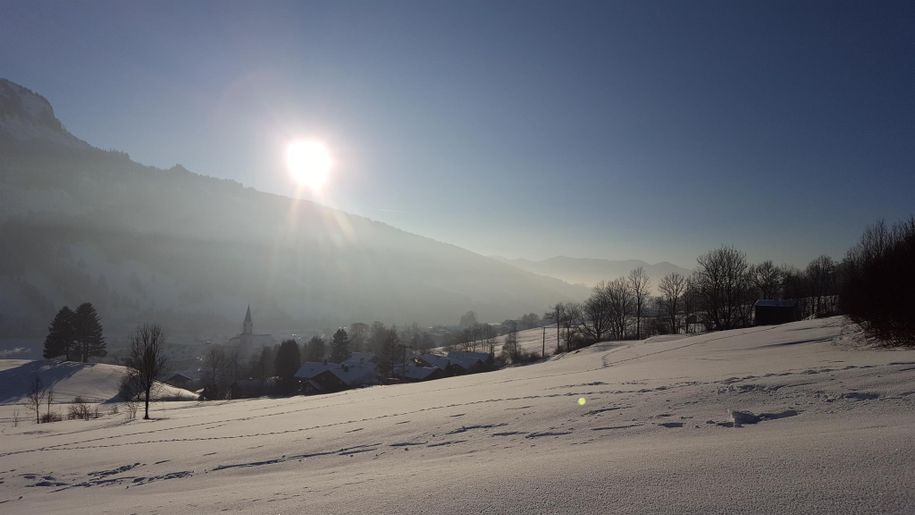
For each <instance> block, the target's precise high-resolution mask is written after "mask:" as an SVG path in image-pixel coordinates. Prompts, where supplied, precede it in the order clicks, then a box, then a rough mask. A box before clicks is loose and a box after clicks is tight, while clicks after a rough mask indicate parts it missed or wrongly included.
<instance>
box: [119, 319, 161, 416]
mask: <svg viewBox="0 0 915 515" xmlns="http://www.w3.org/2000/svg"><path fill="white" fill-rule="evenodd" d="M166 363H167V360H166V358H165V334H164V333H163V332H162V328H161V327H159V325H158V324H143V325H141V326H140V327H138V328H137V329H136V330H135V331H134V333H133V334H132V335H131V337H130V354H129V355H128V357H127V366H128V368H130V370H132V371H133V373H134V374H135V377H136V379H137V382H138V384H139V385H140V388H142V390H143V392H144V394H145V395H144V403H145V413H144V415H143V418H144V419H146V420H148V419H149V395H150V392H151V391H152V389H153V387H154V386H155V385H156V380H157V379H159V377H161V376H162V374H163V373H164V372H165V365H166Z"/></svg>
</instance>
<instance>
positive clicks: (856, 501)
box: [0, 317, 915, 514]
mask: <svg viewBox="0 0 915 515" xmlns="http://www.w3.org/2000/svg"><path fill="white" fill-rule="evenodd" d="M664 340H665V339H660V340H655V341H650V342H629V343H626V344H617V343H608V344H598V345H595V346H593V347H590V348H588V349H582V350H580V351H577V352H575V353H572V354H569V355H564V356H561V357H556V358H553V359H552V360H550V361H548V362H546V363H542V364H538V365H531V366H525V367H515V368H510V369H506V370H502V371H499V372H492V373H486V374H476V375H468V376H461V377H455V378H450V379H445V380H440V381H433V382H427V383H416V384H406V385H397V386H381V387H372V388H366V389H362V390H354V391H348V392H342V393H338V394H333V395H325V396H315V397H295V398H289V399H257V400H243V401H231V402H217V403H209V404H200V403H157V404H156V405H154V412H153V415H154V417H155V419H154V420H151V421H142V420H135V421H130V422H127V421H126V420H124V418H123V416H112V417H106V418H102V419H99V420H95V421H91V422H84V421H69V422H60V423H54V424H46V425H41V426H35V425H34V424H24V423H20V424H19V426H18V427H11V426H6V427H5V428H4V429H3V436H2V441H3V447H2V452H0V503H2V504H0V510H2V511H3V512H4V513H52V512H63V511H67V512H74V511H77V512H80V511H81V512H92V513H106V512H112V513H126V512H137V513H199V512H216V511H223V510H226V511H242V512H270V513H466V512H474V513H532V512H534V513H537V512H542V513H629V512H643V513H725V512H726V513H735V512H740V513H744V512H756V513H830V514H832V513H850V512H896V513H903V512H908V513H911V512H913V511H915V467H913V466H912V463H915V351H913V350H883V349H873V348H862V347H860V346H859V345H855V342H856V341H860V340H861V337H860V334H859V333H857V332H856V330H855V326H853V325H850V324H847V323H846V322H845V321H844V319H842V318H839V317H836V318H829V319H823V320H810V321H803V322H797V323H793V324H786V325H782V326H769V327H756V328H749V329H741V330H735V331H727V332H720V333H711V334H707V335H701V336H694V337H689V338H683V339H679V340H667V341H664ZM580 398H584V399H586V401H587V402H586V403H585V404H584V405H580V404H579V402H578V399H580ZM0 409H9V408H8V407H7V408H0ZM729 410H747V411H752V412H753V413H755V414H768V415H764V416H763V420H762V421H760V422H759V423H757V424H752V425H744V426H743V427H727V424H726V423H727V422H728V421H730V416H729Z"/></svg>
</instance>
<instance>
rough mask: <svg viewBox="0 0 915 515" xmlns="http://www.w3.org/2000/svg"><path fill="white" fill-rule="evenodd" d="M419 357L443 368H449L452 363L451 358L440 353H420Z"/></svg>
mask: <svg viewBox="0 0 915 515" xmlns="http://www.w3.org/2000/svg"><path fill="white" fill-rule="evenodd" d="M419 359H421V360H422V361H423V362H425V363H428V364H429V365H432V366H434V367H438V368H440V369H442V370H444V369H446V368H448V366H449V365H451V360H450V359H448V358H446V357H445V356H440V355H438V354H420V355H419Z"/></svg>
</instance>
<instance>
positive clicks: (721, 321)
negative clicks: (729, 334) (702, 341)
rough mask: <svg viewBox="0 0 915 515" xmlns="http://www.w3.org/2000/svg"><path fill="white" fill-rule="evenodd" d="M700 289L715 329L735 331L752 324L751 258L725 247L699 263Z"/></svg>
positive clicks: (697, 278)
mask: <svg viewBox="0 0 915 515" xmlns="http://www.w3.org/2000/svg"><path fill="white" fill-rule="evenodd" d="M696 261H697V262H698V264H699V266H698V268H697V269H696V272H695V275H694V276H695V281H696V286H697V289H698V292H699V295H700V297H701V299H702V302H703V304H704V307H705V315H706V322H707V323H708V325H710V326H711V327H712V328H713V329H716V330H723V329H733V328H735V327H738V326H740V325H741V324H746V323H748V322H749V315H750V309H749V304H751V303H750V302H749V293H750V274H749V273H748V272H749V264H748V263H747V258H746V256H745V255H744V254H743V252H740V251H739V250H737V249H735V248H733V247H721V248H718V249H715V250H713V251H711V252H709V253H707V254H704V255H702V256H700V257H699V258H698V259H697V260H696Z"/></svg>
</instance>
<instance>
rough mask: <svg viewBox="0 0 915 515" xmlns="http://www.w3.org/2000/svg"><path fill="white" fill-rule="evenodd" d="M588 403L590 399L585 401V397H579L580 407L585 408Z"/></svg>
mask: <svg viewBox="0 0 915 515" xmlns="http://www.w3.org/2000/svg"><path fill="white" fill-rule="evenodd" d="M587 402H588V399H585V398H584V397H579V398H578V405H579V406H584V405H585V403H587Z"/></svg>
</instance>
